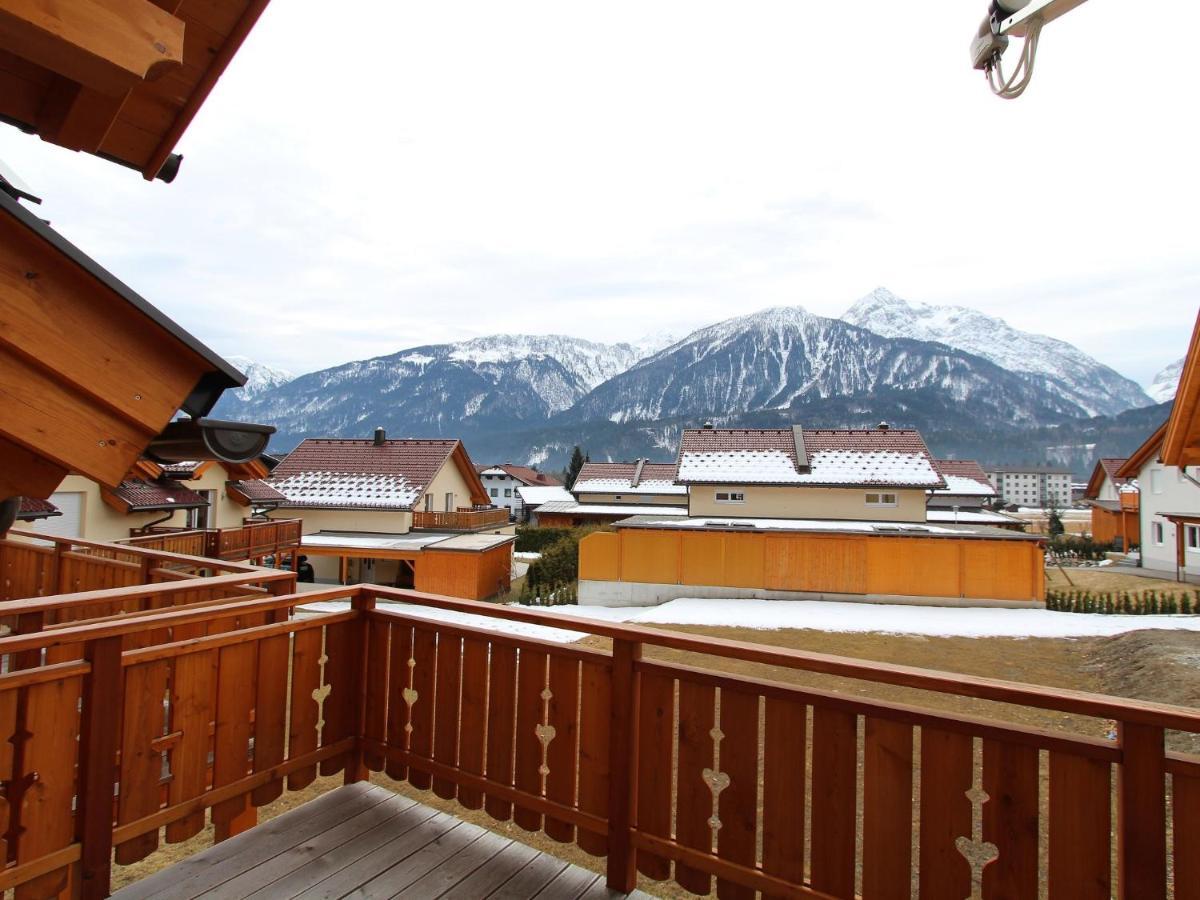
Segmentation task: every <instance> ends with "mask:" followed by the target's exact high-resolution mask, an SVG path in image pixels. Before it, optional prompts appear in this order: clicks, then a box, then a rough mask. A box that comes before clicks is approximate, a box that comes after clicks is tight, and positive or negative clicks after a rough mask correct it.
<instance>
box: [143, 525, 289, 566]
mask: <svg viewBox="0 0 1200 900" xmlns="http://www.w3.org/2000/svg"><path fill="white" fill-rule="evenodd" d="M302 524H303V520H302V519H266V520H262V519H246V520H244V522H243V523H242V525H241V526H239V527H235V528H194V529H187V528H153V529H151V531H150V533H149V534H142V535H137V536H134V537H131V538H127V539H126V540H124V541H121V543H122V544H129V545H131V546H134V547H143V548H146V549H150V550H162V551H164V552H167V553H186V554H188V555H191V556H207V557H208V558H209V559H220V560H226V561H229V560H243V559H261V558H263V557H264V556H277V555H279V554H290V553H292V551H294V550H296V549H298V548H299V547H300V535H301V531H302V528H301V526H302Z"/></svg>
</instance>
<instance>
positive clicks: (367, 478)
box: [269, 472, 425, 509]
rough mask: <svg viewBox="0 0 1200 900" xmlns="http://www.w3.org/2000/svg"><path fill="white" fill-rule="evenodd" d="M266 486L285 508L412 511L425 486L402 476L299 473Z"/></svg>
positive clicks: (273, 481)
mask: <svg viewBox="0 0 1200 900" xmlns="http://www.w3.org/2000/svg"><path fill="white" fill-rule="evenodd" d="M269 483H270V485H271V487H273V488H275V490H277V491H279V492H280V493H281V494H283V495H284V496H285V497H287V504H286V505H287V506H299V507H308V508H311V507H333V508H351V509H411V508H412V505H413V503H415V502H416V500H417V498H418V497H420V496H421V494H422V492H423V489H424V487H425V486H424V485H423V484H418V483H414V482H412V481H409V480H408V479H407V478H405V477H404V476H403V475H363V474H360V473H357V472H299V473H297V474H295V475H287V476H284V477H279V476H275V477H273V478H271V480H270V482H269Z"/></svg>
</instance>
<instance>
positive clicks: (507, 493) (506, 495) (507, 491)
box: [504, 488, 512, 497]
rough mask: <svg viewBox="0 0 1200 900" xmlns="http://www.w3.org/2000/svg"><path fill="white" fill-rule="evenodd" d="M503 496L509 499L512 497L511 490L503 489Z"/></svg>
mask: <svg viewBox="0 0 1200 900" xmlns="http://www.w3.org/2000/svg"><path fill="white" fill-rule="evenodd" d="M504 496H505V497H511V496H512V488H505V489H504Z"/></svg>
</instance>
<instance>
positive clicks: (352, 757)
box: [342, 590, 375, 784]
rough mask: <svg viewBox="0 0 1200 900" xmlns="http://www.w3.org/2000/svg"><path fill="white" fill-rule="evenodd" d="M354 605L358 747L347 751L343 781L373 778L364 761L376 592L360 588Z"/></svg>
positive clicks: (353, 602) (350, 782)
mask: <svg viewBox="0 0 1200 900" xmlns="http://www.w3.org/2000/svg"><path fill="white" fill-rule="evenodd" d="M350 605H351V607H353V608H354V609H355V610H357V611H358V619H357V620H356V621H355V623H354V624H355V631H354V649H355V655H356V658H357V665H358V693H357V696H356V697H355V702H356V705H355V711H354V749H353V750H351V751H350V752H349V753H347V754H346V770H345V772H344V773H343V775H342V782H343V784H354V782H356V781H366V780H368V779H369V778H370V777H371V773H370V772H369V771H368V770H367V764H366V762H364V755H363V746H362V741H363V737H364V736H365V735H366V731H367V727H366V726H367V693H368V692H367V662H368V660H367V655H368V652H369V651H370V647H371V643H370V639H369V637H368V634H367V632H368V630H369V629H370V626H371V621H370V619H369V618H368V617H367V613H368V612H369V611H370V610H372V609H374V608H375V595H374V594H372V593H370V592H369V591H364V590H360V591H359V592H358V593H357V594H355V595H354V597H353V598H352V599H351V601H350Z"/></svg>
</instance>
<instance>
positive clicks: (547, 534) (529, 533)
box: [516, 525, 571, 553]
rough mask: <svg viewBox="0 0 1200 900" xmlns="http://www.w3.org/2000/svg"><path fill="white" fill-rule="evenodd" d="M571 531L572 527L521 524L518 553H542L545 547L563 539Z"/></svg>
mask: <svg viewBox="0 0 1200 900" xmlns="http://www.w3.org/2000/svg"><path fill="white" fill-rule="evenodd" d="M570 533H571V529H570V528H534V527H533V526H532V525H519V526H518V527H517V543H516V550H517V552H518V553H541V552H542V550H543V549H544V548H546V547H549V546H550V545H551V544H553V543H554V542H555V541H560V540H562V539H563V538H565V537H566V536H567V535H569V534H570Z"/></svg>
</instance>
